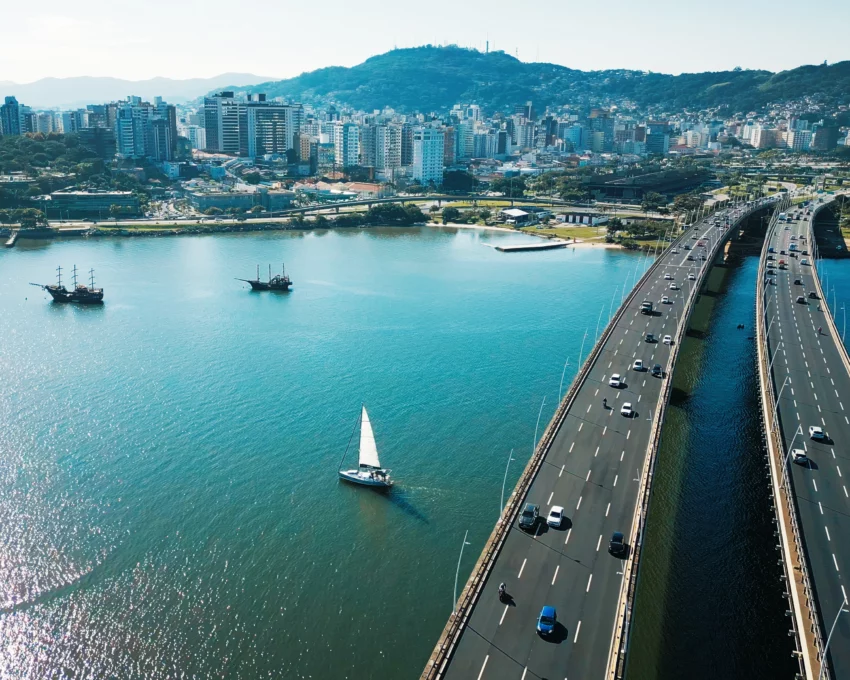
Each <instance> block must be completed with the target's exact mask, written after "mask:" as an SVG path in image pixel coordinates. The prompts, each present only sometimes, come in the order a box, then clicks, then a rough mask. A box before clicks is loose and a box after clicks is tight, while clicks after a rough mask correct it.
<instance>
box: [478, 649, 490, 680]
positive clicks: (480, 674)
mask: <svg viewBox="0 0 850 680" xmlns="http://www.w3.org/2000/svg"><path fill="white" fill-rule="evenodd" d="M489 659H490V655H489V654H488V655H487V656H485V657H484V664H483V665H482V666H481V671H480V672H479V673H478V680H481V677H482V676H483V675H484V669H485V668H487V661H488V660H489Z"/></svg>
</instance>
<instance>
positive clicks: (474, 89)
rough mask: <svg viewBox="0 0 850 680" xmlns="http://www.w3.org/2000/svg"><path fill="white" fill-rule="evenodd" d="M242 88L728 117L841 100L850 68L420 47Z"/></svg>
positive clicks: (322, 96) (311, 95) (310, 95)
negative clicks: (579, 64) (773, 67)
mask: <svg viewBox="0 0 850 680" xmlns="http://www.w3.org/2000/svg"><path fill="white" fill-rule="evenodd" d="M243 91H245V92H251V93H254V92H265V93H266V94H267V95H269V96H270V97H276V96H283V97H286V98H288V99H296V100H301V101H304V102H322V103H329V102H332V103H338V104H341V105H343V106H350V107H352V108H355V109H361V110H366V111H369V110H373V109H380V108H383V107H385V106H391V107H393V108H397V109H400V110H402V111H413V110H418V111H423V112H430V111H441V110H445V109H447V108H450V107H451V106H452V105H453V104H456V103H459V102H475V103H477V104H479V105H481V106H482V107H484V108H486V109H489V110H491V111H492V110H505V109H508V110H509V109H511V108H512V106H514V105H517V104H522V103H524V102H525V101H527V100H532V101H534V103H535V107H536V108H538V109H539V110H542V109H543V108H544V107H545V106H547V105H561V104H577V105H592V104H601V103H606V102H614V101H617V100H619V101H622V100H626V99H629V100H632V101H634V102H635V103H637V104H638V105H640V106H643V107H650V106H657V107H661V108H665V107H666V108H669V109H682V108H705V107H712V106H718V105H728V107H729V108H731V109H732V110H734V111H738V110H743V111H748V110H751V109H753V108H759V107H762V106H764V105H765V104H767V103H769V102H770V101H775V100H778V99H794V98H800V97H805V96H811V95H815V94H819V95H823V96H824V97H826V98H828V99H839V100H842V101H845V102H847V101H850V61H843V62H839V63H836V64H832V65H829V66H826V65H820V66H800V67H798V68H796V69H791V70H789V71H781V72H778V73H772V72H770V71H764V70H744V69H735V70H732V71H708V72H704V73H683V74H680V75H675V76H674V75H668V74H663V73H654V72H645V71H636V70H629V69H608V70H604V71H581V70H577V69H571V68H569V67H567V66H561V65H558V64H549V63H545V62H522V61H520V60H519V59H517V58H516V57H513V56H511V55H508V54H506V53H504V52H486V53H485V52H479V51H478V50H474V49H468V48H461V47H457V46H448V47H434V46H431V45H426V46H423V47H412V48H403V49H396V50H391V51H389V52H385V53H383V54H379V55H375V56H373V57H369V58H368V59H366V60H365V61H364V62H362V63H361V64H357V65H356V66H352V67H344V66H330V67H325V68H321V69H317V70H315V71H308V72H305V73H302V74H301V75H299V76H296V77H294V78H289V79H285V80H277V81H269V82H264V83H260V84H256V85H251V86H249V87H247V88H244V89H243Z"/></svg>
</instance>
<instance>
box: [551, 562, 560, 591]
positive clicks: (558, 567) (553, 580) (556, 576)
mask: <svg viewBox="0 0 850 680" xmlns="http://www.w3.org/2000/svg"><path fill="white" fill-rule="evenodd" d="M560 568H561V565H560V564H559V565H557V566H556V567H555V575H554V576H553V577H552V585H553V586H554V585H555V579H556V578H558V569H560Z"/></svg>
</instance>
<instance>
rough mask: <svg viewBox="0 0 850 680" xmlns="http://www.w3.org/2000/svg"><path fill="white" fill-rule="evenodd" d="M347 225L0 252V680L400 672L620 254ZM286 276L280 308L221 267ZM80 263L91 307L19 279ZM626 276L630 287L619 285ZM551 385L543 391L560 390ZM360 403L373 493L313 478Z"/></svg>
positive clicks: (429, 643) (616, 279) (595, 314)
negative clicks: (95, 287) (62, 300)
mask: <svg viewBox="0 0 850 680" xmlns="http://www.w3.org/2000/svg"><path fill="white" fill-rule="evenodd" d="M522 240H527V237H522V236H517V235H512V234H502V233H482V232H478V231H453V230H431V229H418V228H417V229H410V230H393V229H385V230H369V231H365V230H364V231H351V232H334V231H330V232H319V233H313V232H298V233H268V234H263V235H251V236H241V235H238V236H237V235H232V236H206V237H179V238H150V239H142V238H137V239H109V240H102V241H65V242H56V243H50V244H48V243H36V244H28V243H26V242H20V243H19V246H18V247H16V248H14V249H12V250H4V251H2V252H0V385H2V390H0V422H2V423H3V427H2V428H0V639H2V640H3V641H4V644H3V645H0V676H2V677H20V678H24V677H26V678H30V677H33V678H35V677H59V676H60V674H61V673H62V672H64V673H65V674H67V675H69V676H70V677H75V678H103V677H121V678H155V679H156V678H177V677H187V678H188V677H198V678H203V677H212V676H216V677H228V678H255V677H287V678H331V679H336V678H358V679H359V678H386V677H415V676H416V675H418V673H419V672H420V670H421V668H422V667H423V665H424V663H425V661H426V660H427V658H428V655H429V654H430V652H431V649H432V647H433V645H434V643H435V641H436V639H437V637H438V636H439V633H440V631H441V629H442V627H443V625H444V624H445V621H446V619H447V617H448V614H449V613H450V611H451V606H452V586H453V582H454V576H455V573H454V572H455V567H456V563H457V559H458V550H459V548H460V544H461V540H462V538H463V534H464V531H465V530H466V529H469V532H470V533H469V541H470V544H471V545H470V546H469V547H468V548H467V550H466V552H465V554H464V558H463V563H462V565H461V567H462V568H461V579H464V578H465V577H466V576H467V574H468V573H469V571H470V570H471V568H472V566H473V564H474V562H475V560H476V559H477V557H478V554H479V552H480V550H481V548H482V546H483V543H484V541H485V540H486V537H487V536H488V535H489V532H490V530H491V529H492V526H493V523H494V522H495V520H496V517H497V515H498V512H499V495H500V491H501V486H502V478H503V474H504V470H505V463H506V462H507V457H508V453H509V452H510V450H511V449H512V448H514V449H515V450H516V452H517V454H518V460H517V462H515V463H513V464H512V467H511V469H510V470H509V476H508V484H509V486H510V485H512V484H513V483H515V481H516V479H517V477H518V475H519V473H520V471H521V468H522V466H523V465H524V463H525V461H526V460H527V458H528V456H529V455H530V452H531V446H532V440H533V437H534V426H535V420H536V418H537V412H538V408H539V406H540V401H541V399H542V398H543V396H544V395H545V396H546V397H547V400H546V407H545V408H544V411H543V421H545V420H547V419H548V417H549V416H551V413H552V411H553V409H554V406H555V403H556V402H557V395H558V387H559V382H560V379H561V372H562V369H563V365H564V361H565V359H566V358H567V357H570V358H571V360H570V364H571V366H570V368H568V369H567V379H566V381H565V382H567V383H568V382H569V380H570V379H571V377H572V375H573V373H574V368H575V366H576V363H577V358H578V353H579V349H580V347H581V345H582V339H583V336H584V334H585V331H586V330H588V331H589V337H588V340H587V343H586V344H585V346H584V353H585V355H586V354H587V352H588V350H589V348H590V345H591V343H592V340H593V336H594V333H595V332H596V326H597V323H598V321H599V319H600V313H601V314H602V324H600V330H601V325H604V322H605V320H606V319H607V316H608V313H609V310H610V309H616V306H617V302H618V300H619V298H620V296H621V294H622V288H623V285H624V283H625V282H626V281H627V280H629V279H631V278H632V276H633V273H634V272H635V270H636V268H637V269H640V268H641V267H642V266H644V265H645V260H644V259H643V258H642V256H639V255H634V254H631V253H625V252H621V251H614V250H603V249H601V248H585V249H577V250H561V251H548V252H542V253H523V254H510V255H508V254H502V253H499V252H497V251H495V250H493V249H492V248H490V247H487V244H492V243H496V242H503V243H509V242H520V241H522ZM281 261H285V262H286V265H287V272H288V273H290V274H291V276H292V278H293V280H294V282H295V288H294V291H293V292H292V293H290V294H274V293H251V292H250V291H249V290H247V288H246V284H243V283H241V282H239V281H235V280H234V277H236V276H243V277H250V276H251V275H253V273H254V272H255V266H256V264H257V263H260V264H261V268H265V267H267V264H268V263H269V262H272V263H273V264H274V263H277V264H274V266H275V267H276V268H278V267H279V266H280V262H281ZM58 264H62V265H63V267H68V268H70V267H71V266H72V265H73V264H76V265H77V266H79V267H80V268H81V269H88V268H89V267H90V266H91V267H94V268H95V270H96V276H97V282H98V284H99V285H103V287H104V288H105V291H106V305H104V306H103V307H102V308H78V307H71V306H59V305H55V304H51V303H50V302H49V301H48V298H47V297H46V294H45V293H43V292H42V291H39V290H38V289H36V288H32V287H30V286H28V285H27V283H28V282H30V281H41V282H45V283H47V282H51V281H52V280H53V275H54V268H55V267H56V265H58ZM638 273H639V272H638ZM564 389H566V387H565V388H564ZM361 402H363V403H365V404H366V406H367V407H368V409H369V413H370V416H371V419H372V423H373V427H374V429H375V434H376V438H377V442H378V448H379V451H380V452H381V455H382V462H383V463H384V464H385V465H387V466H388V467H390V468H392V470H393V474H394V476H395V477H396V479H397V486H396V488H395V489H394V490H393V492H392V493H391V494H389V495H388V496H381V495H378V494H375V493H372V492H371V491H369V490H366V489H360V488H353V487H350V486H345V485H343V484H341V483H340V482H338V480H337V477H336V470H337V466H338V464H339V462H340V458H341V457H342V454H343V452H344V451H345V449H346V444H347V442H348V440H349V437H350V435H351V433H352V428H353V426H354V424H355V421H356V419H357V416H358V413H359V408H360V404H361Z"/></svg>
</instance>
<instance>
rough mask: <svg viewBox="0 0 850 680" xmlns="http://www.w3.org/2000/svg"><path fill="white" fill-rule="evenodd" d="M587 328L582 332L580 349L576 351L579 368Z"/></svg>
mask: <svg viewBox="0 0 850 680" xmlns="http://www.w3.org/2000/svg"><path fill="white" fill-rule="evenodd" d="M589 330H590V329H589V328H586V329H585V331H584V337H583V338H582V339H581V349H580V350H579V351H578V366H579V368H581V355H582V354H584V341H585V340H587V331H589Z"/></svg>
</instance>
